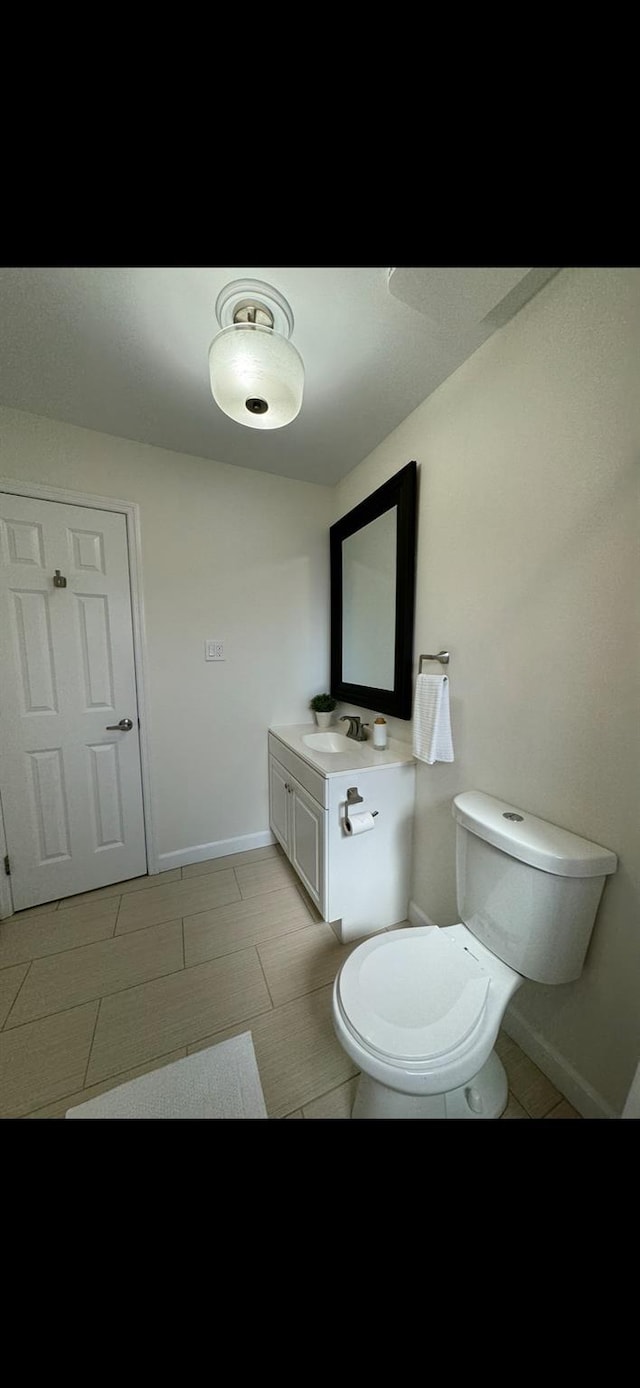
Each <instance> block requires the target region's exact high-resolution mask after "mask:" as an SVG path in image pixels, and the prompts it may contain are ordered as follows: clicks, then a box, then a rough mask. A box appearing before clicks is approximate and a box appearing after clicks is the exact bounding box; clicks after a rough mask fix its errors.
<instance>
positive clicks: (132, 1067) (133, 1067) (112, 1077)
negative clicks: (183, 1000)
mask: <svg viewBox="0 0 640 1388" xmlns="http://www.w3.org/2000/svg"><path fill="white" fill-rule="evenodd" d="M94 1039H95V1032H94ZM92 1049H93V1043H92ZM174 1051H184V1055H183V1056H181V1057H180V1059H181V1060H186V1059H187V1047H186V1045H185V1046H172V1047H171V1050H170V1051H160V1052H159V1053H158V1055H152V1056H150V1057H149V1062H148V1063H149V1065H150V1066H151V1065H153V1062H154V1061H155V1060H162V1058H163V1056H166V1055H173V1052H174ZM90 1060H91V1057H89V1061H90ZM143 1063H144V1064H145V1065H146V1064H147V1062H146V1061H144V1062H143ZM177 1063H178V1062H177V1061H171V1062H170V1064H172V1065H177ZM137 1069H138V1066H137V1065H129V1066H128V1067H127V1069H126V1070H118V1071H116V1073H115V1074H113V1075H104V1076H103V1078H102V1079H101V1080H92V1081H91V1083H90V1084H87V1082H86V1077H87V1074H88V1071H89V1062H87V1070H86V1073H85V1083H84V1084H83V1086H82V1088H83V1089H94V1088H95V1086H96V1085H97V1084H105V1083H106V1082H107V1081H110V1080H119V1079H121V1078H122V1077H123V1076H124V1075H129V1074H130V1072H131V1070H137ZM152 1073H153V1072H152V1070H147V1071H145V1073H144V1074H142V1075H135V1076H134V1077H133V1079H144V1078H145V1075H147V1074H149V1075H150V1074H152ZM133 1079H132V1080H131V1083H133ZM122 1082H123V1084H128V1083H129V1080H124V1079H123V1081H122ZM114 1088H115V1085H114ZM106 1092H107V1093H108V1090H107V1091H106ZM99 1098H101V1095H100V1094H96V1099H99ZM40 1107H41V1108H45V1107H47V1105H45V1104H41V1105H40ZM33 1112H36V1110H35V1109H34V1110H33Z"/></svg>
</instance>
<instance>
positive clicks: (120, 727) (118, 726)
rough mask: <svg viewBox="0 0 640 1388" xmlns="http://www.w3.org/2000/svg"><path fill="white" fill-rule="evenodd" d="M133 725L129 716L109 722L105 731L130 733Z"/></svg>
mask: <svg viewBox="0 0 640 1388" xmlns="http://www.w3.org/2000/svg"><path fill="white" fill-rule="evenodd" d="M132 727H133V721H132V719H131V718H121V719H120V722H119V723H109V724H108V726H107V729H106V731H107V732H108V733H130V732H131V729H132Z"/></svg>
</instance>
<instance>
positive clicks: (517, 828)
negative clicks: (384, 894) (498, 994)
mask: <svg viewBox="0 0 640 1388" xmlns="http://www.w3.org/2000/svg"><path fill="white" fill-rule="evenodd" d="M453 816H454V818H455V820H456V885H457V896H458V910H459V912H460V918H461V920H462V921H464V924H465V925H466V926H467V927H468V929H469V930H471V931H472V933H473V934H474V935H475V936H477V938H478V939H479V940H481V941H482V943H483V944H484V945H486V946H487V948H488V949H490V950H491V951H492V953H493V954H495V955H497V957H498V959H503V960H504V962H505V963H506V964H509V965H510V967H511V968H512V969H515V970H516V972H517V973H519V974H522V976H523V977H524V978H530V979H533V980H535V981H536V982H537V983H570V982H571V981H572V980H573V979H576V978H579V977H580V974H581V972H582V966H583V963H584V957H585V954H586V952H587V947H588V944H589V940H590V938H591V932H592V930H593V925H594V921H595V918H596V912H597V910H598V905H599V903H600V897H601V896H602V891H603V888H604V884H605V878H606V877H607V875H608V874H609V873H611V872H615V870H616V867H617V861H618V860H617V858H616V855H615V853H612V852H611V851H610V850H609V849H608V848H601V847H600V846H599V845H598V844H596V843H591V842H590V840H589V839H583V838H580V837H579V836H578V835H577V834H571V833H570V832H569V831H568V830H567V829H559V828H558V827H557V826H556V825H555V824H549V823H548V822H547V821H546V820H544V819H537V818H536V817H535V815H531V814H527V813H526V811H524V810H518V809H517V808H516V807H515V806H513V805H508V804H506V803H505V802H504V801H502V800H494V798H493V796H491V795H485V794H483V793H482V792H481V791H476V790H472V791H464V792H463V793H462V794H461V795H456V797H455V799H454V801H453Z"/></svg>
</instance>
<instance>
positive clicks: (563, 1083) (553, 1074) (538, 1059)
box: [502, 1003, 620, 1118]
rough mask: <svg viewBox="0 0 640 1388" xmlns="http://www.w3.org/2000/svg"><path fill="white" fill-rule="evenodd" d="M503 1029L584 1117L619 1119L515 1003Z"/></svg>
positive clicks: (503, 1024)
mask: <svg viewBox="0 0 640 1388" xmlns="http://www.w3.org/2000/svg"><path fill="white" fill-rule="evenodd" d="M502 1029H503V1031H506V1033H507V1036H510V1037H511V1040H512V1041H515V1042H516V1044H517V1045H518V1046H520V1048H521V1049H522V1050H523V1051H524V1053H525V1055H528V1057H529V1059H530V1060H532V1061H533V1062H534V1065H537V1066H538V1068H539V1069H540V1070H542V1072H543V1074H545V1075H546V1076H547V1079H549V1080H551V1083H552V1084H555V1086H556V1089H559V1090H560V1093H561V1094H564V1097H565V1099H568V1100H569V1103H570V1104H573V1107H574V1108H576V1109H577V1110H578V1113H581V1114H582V1117H583V1118H619V1117H620V1114H619V1113H616V1112H615V1109H613V1108H612V1107H611V1105H610V1104H608V1103H607V1101H606V1099H603V1098H602V1095H601V1094H598V1092H597V1090H595V1089H593V1088H592V1087H591V1085H590V1084H588V1083H587V1081H586V1080H585V1079H583V1077H582V1075H580V1074H579V1073H578V1071H577V1070H574V1068H573V1066H572V1065H571V1064H570V1063H569V1061H568V1060H566V1059H565V1057H564V1056H563V1055H561V1054H560V1052H559V1051H557V1050H556V1049H555V1046H552V1045H551V1044H550V1043H549V1041H546V1040H545V1038H544V1036H542V1035H541V1033H540V1032H539V1031H537V1030H536V1028H535V1027H533V1026H532V1025H531V1023H530V1022H528V1021H527V1020H526V1018H524V1017H523V1016H522V1013H520V1012H519V1011H518V1008H517V1007H514V1005H513V1003H511V1005H510V1006H509V1007H508V1008H507V1011H506V1015H505V1018H504V1020H503V1023H502Z"/></svg>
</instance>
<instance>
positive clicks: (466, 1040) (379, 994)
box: [332, 791, 617, 1118]
mask: <svg viewBox="0 0 640 1388" xmlns="http://www.w3.org/2000/svg"><path fill="white" fill-rule="evenodd" d="M453 813H454V817H455V818H456V821H457V828H456V840H457V843H456V882H457V889H458V904H459V907H460V909H461V913H462V916H463V919H462V920H461V921H460V922H459V923H458V924H457V925H450V926H444V927H438V926H434V925H429V926H416V927H411V926H410V927H407V928H399V929H391V930H388V931H385V932H383V933H380V934H376V935H373V936H372V937H371V938H369V939H367V940H365V941H364V942H363V943H362V944H361V945H359V946H358V947H357V948H356V949H355V950H354V951H353V952H352V954H351V955H350V956H349V958H348V959H347V960H346V961H345V963H344V964H343V966H342V968H341V969H340V972H339V974H338V976H337V978H336V980H335V983H334V988H333V1001H332V1008H333V1025H334V1029H335V1033H336V1036H337V1038H338V1040H339V1041H340V1044H341V1045H342V1047H343V1048H344V1050H345V1051H346V1053H347V1055H349V1056H350V1058H351V1060H353V1062H354V1064H356V1065H357V1066H358V1069H359V1070H360V1072H361V1075H360V1080H359V1083H358V1090H357V1094H356V1099H355V1103H354V1107H353V1111H352V1117H354V1118H498V1117H500V1114H501V1113H503V1112H504V1109H505V1107H506V1104H507V1097H508V1087H507V1078H506V1074H505V1071H504V1067H503V1066H502V1064H501V1062H500V1060H499V1058H498V1056H497V1055H496V1054H495V1051H494V1050H493V1047H494V1045H495V1041H496V1038H497V1036H498V1032H499V1030H500V1026H501V1024H502V1020H503V1018H504V1014H505V1011H506V1009H507V1007H508V1004H509V1002H510V1000H511V998H512V997H513V994H514V993H515V992H516V990H517V988H519V986H520V984H521V983H522V982H523V981H524V979H525V978H529V979H534V980H537V981H540V982H547V983H561V982H568V981H571V980H572V979H575V978H577V977H579V975H580V972H581V970H582V963H583V960H584V956H585V954H586V949H587V946H588V942H589V938H590V935H591V931H592V929H593V923H594V921H595V916H596V912H597V908H598V904H599V901H600V897H601V895H602V890H603V887H604V882H605V877H606V875H607V874H608V873H611V872H613V871H615V868H616V865H617V859H616V856H615V854H614V853H611V852H610V850H609V849H605V848H600V847H599V845H597V844H592V843H591V842H590V841H589V840H586V839H581V838H579V837H578V836H577V835H575V834H571V833H569V832H568V831H567V830H564V829H559V828H556V826H554V825H550V824H548V823H547V822H546V821H544V820H540V819H537V818H536V817H534V816H532V815H526V814H524V813H522V812H521V811H516V810H514V809H513V808H512V807H511V806H509V805H507V804H505V803H504V802H502V801H498V800H495V799H493V797H491V796H488V795H484V794H482V793H481V792H477V791H471V792H465V793H464V794H462V795H459V796H457V797H456V799H455V800H454V804H453Z"/></svg>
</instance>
